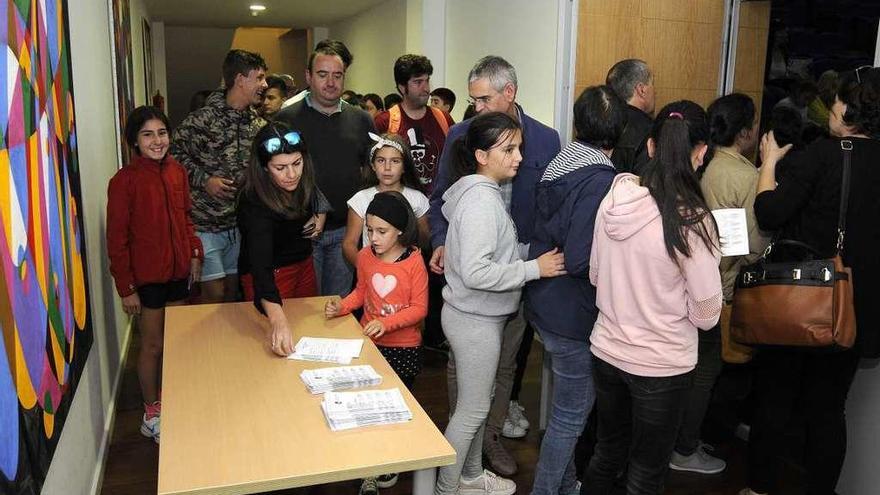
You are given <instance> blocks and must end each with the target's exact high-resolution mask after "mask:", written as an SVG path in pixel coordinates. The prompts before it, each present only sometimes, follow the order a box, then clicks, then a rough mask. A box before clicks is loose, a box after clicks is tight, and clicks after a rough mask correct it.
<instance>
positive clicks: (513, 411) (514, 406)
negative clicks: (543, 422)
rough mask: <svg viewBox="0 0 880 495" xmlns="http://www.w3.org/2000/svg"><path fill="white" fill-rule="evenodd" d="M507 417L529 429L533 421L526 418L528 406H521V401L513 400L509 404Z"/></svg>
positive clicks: (524, 428)
mask: <svg viewBox="0 0 880 495" xmlns="http://www.w3.org/2000/svg"><path fill="white" fill-rule="evenodd" d="M507 417H508V418H510V421H512V422H513V424H516V425H519V426H520V428H522V429H523V430H528V429H529V426H531V423H529V420H528V419H526V408H524V407H523V406H521V405H520V404H519V402H517V401H515V400H512V401H510V404H509V405H508V406H507Z"/></svg>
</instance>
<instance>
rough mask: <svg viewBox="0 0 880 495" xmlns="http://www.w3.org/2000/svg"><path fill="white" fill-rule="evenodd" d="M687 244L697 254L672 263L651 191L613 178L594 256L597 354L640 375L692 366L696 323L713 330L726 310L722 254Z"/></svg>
mask: <svg viewBox="0 0 880 495" xmlns="http://www.w3.org/2000/svg"><path fill="white" fill-rule="evenodd" d="M711 231H712V230H711V229H710V232H711ZM688 246H690V250H691V256H690V257H688V258H685V257H683V256H679V258H678V262H675V261H673V260H672V259H671V258H670V257H669V254H667V252H666V245H665V244H664V242H663V223H662V220H661V217H660V210H659V209H658V208H657V203H656V202H655V201H654V198H653V197H651V194H650V193H649V192H648V189H647V188H646V187H642V186H641V185H639V178H638V177H636V176H635V175H632V174H621V175H618V176H617V177H616V178H615V179H614V183H613V184H612V185H611V190H610V191H609V192H608V195H607V196H605V199H604V200H602V204H601V205H600V206H599V213H598V216H597V218H596V227H595V231H594V238H593V247H592V252H591V253H590V281H591V282H592V283H593V285H595V286H596V306H597V307H598V308H599V317H598V319H597V320H596V325H595V327H593V333H592V335H591V336H590V342H591V343H592V347H591V349H592V351H593V354H595V355H596V357H598V358H600V359H602V360H603V361H605V362H607V363H609V364H612V365H614V366H615V367H617V368H619V369H621V370H623V371H625V372H627V373H630V374H633V375H637V376H656V377H660V376H674V375H680V374H682V373H687V372H688V371H690V370H692V369H693V368H694V366H695V365H696V363H697V342H698V335H697V328H701V329H703V330H708V329H710V328H712V327H714V326H715V324H716V323H718V317H719V315H720V313H721V304H722V299H721V276H720V274H719V272H718V261H719V260H720V257H721V254H720V252H719V251H718V250H717V249H716V250H709V249H708V248H707V247H706V245H705V243H703V241H701V240H700V239H699V237H697V236H696V235H693V236H692V238H691V239H689V242H688Z"/></svg>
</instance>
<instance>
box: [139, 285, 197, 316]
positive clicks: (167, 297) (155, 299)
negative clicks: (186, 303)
mask: <svg viewBox="0 0 880 495" xmlns="http://www.w3.org/2000/svg"><path fill="white" fill-rule="evenodd" d="M137 292H138V297H140V298H141V306H143V307H145V308H150V309H161V308H164V307H165V304H167V303H168V302H171V301H180V300H181V299H186V298H187V297H189V279H188V278H184V279H180V280H171V281H170V282H165V283H161V284H147V285H142V286H140V287H138V289H137Z"/></svg>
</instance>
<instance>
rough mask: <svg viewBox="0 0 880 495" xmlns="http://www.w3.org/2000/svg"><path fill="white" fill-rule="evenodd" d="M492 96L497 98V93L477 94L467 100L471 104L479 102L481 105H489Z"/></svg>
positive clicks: (475, 104)
mask: <svg viewBox="0 0 880 495" xmlns="http://www.w3.org/2000/svg"><path fill="white" fill-rule="evenodd" d="M492 98H495V95H486V96H477V97H476V98H473V97H471V98H468V99H467V101H468V103H470V104H471V105H474V106H477V103H479V104H481V105H484V106H485V105H488V104H489V102H490V101H492Z"/></svg>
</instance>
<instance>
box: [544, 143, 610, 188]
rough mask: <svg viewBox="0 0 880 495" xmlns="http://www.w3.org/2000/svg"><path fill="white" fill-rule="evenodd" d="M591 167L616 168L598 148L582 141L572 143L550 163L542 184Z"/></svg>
mask: <svg viewBox="0 0 880 495" xmlns="http://www.w3.org/2000/svg"><path fill="white" fill-rule="evenodd" d="M590 165H608V166H609V167H612V168H613V167H614V164H613V163H611V160H610V159H608V157H607V156H605V153H602V151H601V150H599V149H598V148H595V147H593V146H590V145H588V144H584V143H582V142H580V141H572V142H571V143H569V144H568V146H566V147H565V148H562V151H560V152H559V154H558V155H556V157H555V158H553V160H551V161H550V164H549V165H547V169H546V170H544V175H543V176H541V182H547V181H551V180H556V179H558V178H560V177H562V176H563V175H565V174H567V173H569V172H573V171H575V170H577V169H579V168H582V167H588V166H590Z"/></svg>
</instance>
